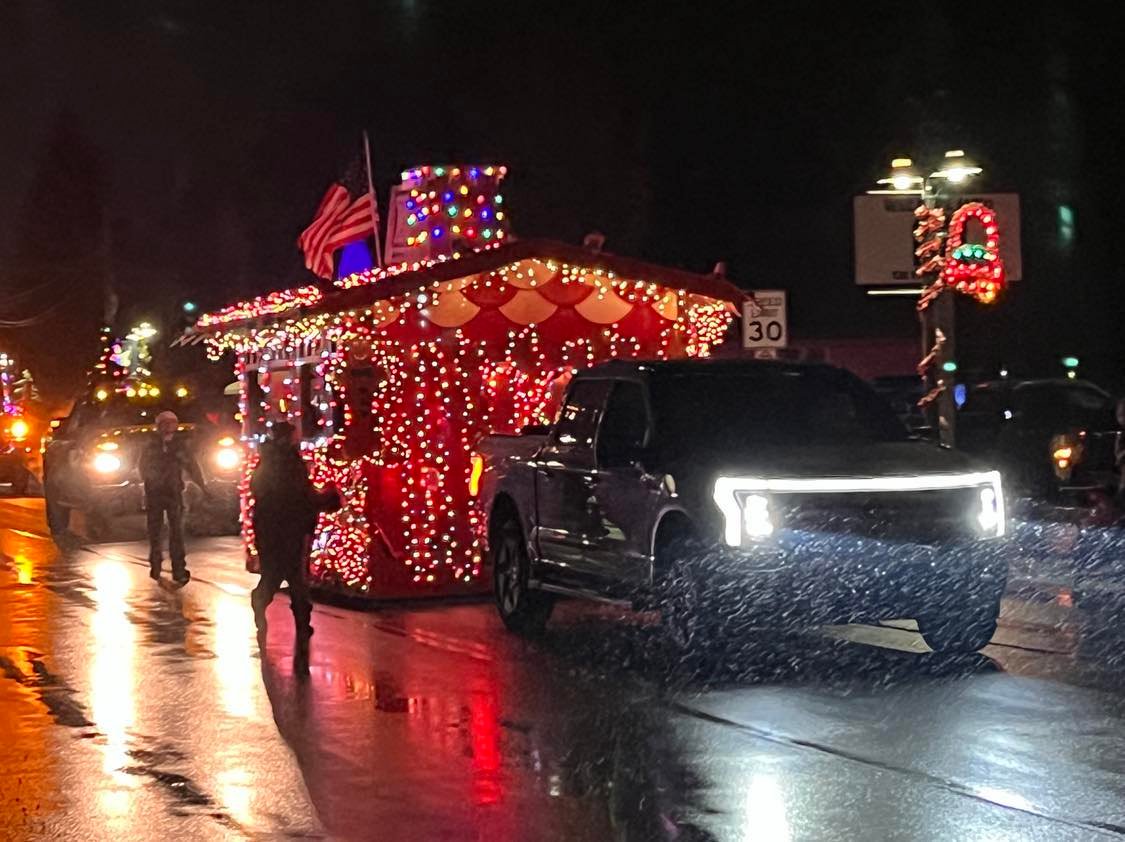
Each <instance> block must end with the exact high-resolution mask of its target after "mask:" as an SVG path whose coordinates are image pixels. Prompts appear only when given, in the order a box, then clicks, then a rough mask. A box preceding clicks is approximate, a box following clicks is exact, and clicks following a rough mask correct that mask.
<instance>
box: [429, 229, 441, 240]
mask: <svg viewBox="0 0 1125 842" xmlns="http://www.w3.org/2000/svg"><path fill="white" fill-rule="evenodd" d="M430 233H432V234H433V235H434V239H435V240H440V239H441V234H442V231H441V229H440V228H435V229H434V230H433V231H432V232H430Z"/></svg>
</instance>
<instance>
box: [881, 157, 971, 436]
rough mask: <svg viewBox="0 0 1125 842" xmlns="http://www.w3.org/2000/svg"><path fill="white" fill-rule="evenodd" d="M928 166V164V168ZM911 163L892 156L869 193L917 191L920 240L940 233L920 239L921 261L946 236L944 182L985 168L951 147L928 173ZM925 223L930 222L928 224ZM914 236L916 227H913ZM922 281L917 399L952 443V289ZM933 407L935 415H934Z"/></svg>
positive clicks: (930, 278) (954, 182) (965, 177)
mask: <svg viewBox="0 0 1125 842" xmlns="http://www.w3.org/2000/svg"><path fill="white" fill-rule="evenodd" d="M926 169H929V168H926ZM926 169H922V170H921V171H919V170H917V169H915V166H914V162H913V160H911V159H910V158H906V157H902V158H895V159H894V160H893V161H891V170H890V172H889V173H888V174H887V175H886V176H885V177H883V178H880V179H879V180H878V181H876V182H875V183H876V185H877V187H878V188H879V189H876V190H871V191H868V192H870V193H880V194H891V195H901V196H918V197H919V198H920V199H921V200H922V205H923V206H924V207H925V209H926V212H924V213H923V212H922V211H921V209H919V212H918V213H921V214H922V215H921V216H917V214H916V216H917V218H918V221H919V229H918V231H920V232H922V237H923V240H924V239H925V238H926V237H931V240H932V238H933V237H936V238H938V239H937V242H936V243H935V242H933V241H931V242H928V243H927V242H921V243H920V244H919V247H918V249H917V250H916V251H915V254H916V255H917V256H918V258H919V260H922V261H923V262H924V261H925V260H926V259H927V258H932V257H933V256H934V255H935V254H937V253H940V250H941V246H940V243H941V242H942V238H944V236H945V235H944V232H943V229H944V224H945V217H944V215H943V214H941V212H940V211H937V210H936V208H937V204H938V199H939V198H940V194H941V192H942V190H941V188H942V187H944V186H946V185H962V184H964V183H965V182H966V181H968V180H969V179H970V178H972V177H974V176H978V175H980V174H981V173H982V172H983V170H982V169H981V167H980V166H978V165H977V164H976V163H975V162H973V161H972V160H970V159H969V158H968V157H967V156H966V155H965V152H964V150H963V149H950V150H949V151H947V152H946V153H945V154H944V155H943V156H942V158H941V161H940V162H938V164H937V165H936V166H934V167H933V168H932V169H930V172H929V175H922V173H924V172H926ZM927 226H929V227H927ZM916 236H918V233H917V232H916ZM920 278H921V280H923V281H924V284H925V285H924V287H923V289H922V290H921V291H920V298H919V301H918V319H919V321H920V322H921V328H922V362H921V363H920V364H919V366H918V370H919V374H921V375H922V376H923V377H924V378H925V382H926V395H925V396H924V397H923V398H922V402H921V405H922V406H923V408H924V409H925V410H926V414H927V415H928V416H929V417H930V418H931V423H933V421H934V420H936V421H937V424H936V426H937V430H938V434H939V437H940V440H941V442H942V444H945V445H949V446H952V445H953V443H954V433H955V424H956V412H957V405H956V400H955V398H954V393H953V389H952V388H951V383H947V382H946V381H947V380H952V378H953V377H954V376H955V375H956V372H957V363H956V357H955V351H956V348H955V339H954V333H953V330H954V312H955V310H954V306H953V295H952V290H948V289H945V288H943V287H941V286H939V285H938V283H937V282H938V279H937V278H936V277H934V276H933V275H932V274H930V273H926V274H921V275H920ZM934 408H936V410H937V417H936V419H934Z"/></svg>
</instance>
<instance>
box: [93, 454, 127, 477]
mask: <svg viewBox="0 0 1125 842" xmlns="http://www.w3.org/2000/svg"><path fill="white" fill-rule="evenodd" d="M93 467H94V470H95V471H97V472H98V473H99V474H115V473H117V472H118V471H120V470H121V459H120V457H119V456H118V455H117V454H116V453H111V452H109V451H104V450H103V451H99V452H98V454H97V455H96V456H95V457H94V461H93Z"/></svg>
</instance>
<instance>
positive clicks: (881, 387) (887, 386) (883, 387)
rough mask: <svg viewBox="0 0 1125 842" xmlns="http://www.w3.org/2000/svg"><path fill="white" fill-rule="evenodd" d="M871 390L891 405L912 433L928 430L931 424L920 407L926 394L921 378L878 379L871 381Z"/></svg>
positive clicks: (909, 375) (906, 376) (907, 376)
mask: <svg viewBox="0 0 1125 842" xmlns="http://www.w3.org/2000/svg"><path fill="white" fill-rule="evenodd" d="M871 388H873V389H874V390H875V393H876V394H878V395H879V396H880V397H881V398H882V399H883V400H885V401H886V402H887V403H888V404H889V405H890V407H891V409H892V410H893V411H894V414H895V415H897V416H898V419H899V420H900V421H901V422H902V423H903V424H904V425H905V426H906V428H907V429H908V430H910V432H912V433H917V434H921V433H924V432H926V431H927V430H928V427H929V422H928V421H927V420H926V415H925V413H924V412H922V410H921V409H920V408H919V406H918V401H920V400H922V396H923V395H924V394H925V393H926V387H925V384H924V383H923V382H922V378H921V377H919V376H918V375H916V374H915V375H911V374H904V375H895V376H887V377H876V378H874V379H873V380H872V381H871Z"/></svg>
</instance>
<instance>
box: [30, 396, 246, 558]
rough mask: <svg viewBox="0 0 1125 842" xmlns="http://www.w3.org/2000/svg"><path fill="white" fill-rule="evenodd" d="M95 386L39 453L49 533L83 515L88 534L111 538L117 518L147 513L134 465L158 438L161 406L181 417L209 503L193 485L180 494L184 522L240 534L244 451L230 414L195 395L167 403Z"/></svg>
mask: <svg viewBox="0 0 1125 842" xmlns="http://www.w3.org/2000/svg"><path fill="white" fill-rule="evenodd" d="M160 395H161V390H160V389H159V388H157V390H156V396H146V397H140V396H138V395H131V396H130V395H127V394H123V393H119V392H114V393H108V392H107V391H106V390H105V389H100V390H99V391H98V392H97V393H95V394H94V395H91V396H89V397H87V398H86V399H84V400H82V401H79V402H78V403H76V404H75V407H74V409H73V411H72V412H71V413H70V415H69V416H68V417H67V418H65V419H61V421H60V422H59V423H58V424H57V425H56V426H55V427H54V429H53V431H52V434H51V437H50V440H49V441H48V442H47V444H46V446H45V451H44V455H43V475H44V479H43V485H44V496H45V497H46V506H47V520H48V525H49V526H50V529H51V532H52V533H54V534H60V533H63V532H65V531H66V530H67V529H68V528H69V524H70V513H71V511H74V510H78V511H81V512H83V514H84V515H85V520H86V527H87V529H88V530H89V532H90V533H91V535H90V537H92V538H95V539H99V540H100V539H105V538H109V537H111V536H112V534H113V532H114V526H115V524H116V522H117V521H118V520H119V519H120V518H122V517H124V516H127V515H136V514H140V513H142V512H143V511H144V486H143V483H142V482H141V477H140V473H139V469H138V463H139V460H140V454H141V450H142V448H143V447H144V446H145V444H146V443H147V442H148V441H150V440H151V437H152V436H154V435H155V430H156V428H155V425H154V421H155V419H156V415H157V414H158V413H159V412H160V411H161V410H162V409H172V410H173V411H175V412H176V414H177V415H178V416H179V418H180V422H181V423H180V426H179V430H178V432H177V435H178V436H182V437H184V438H185V439H186V440H187V441H188V445H189V449H190V450H191V452H192V453H193V454H194V455H195V457H196V459H197V460H198V461H199V465H200V468H201V470H202V472H203V476H204V479H205V480H206V481H207V485H208V490H209V491H210V492H211V495H210V498H211V499H210V500H207V499H206V498H204V496H203V494H202V493H201V491H200V490H199V489H197V488H196V487H195V486H194V485H191V484H189V485H188V486H187V489H186V492H185V504H186V512H185V524H186V526H187V527H188V528H189V529H191V530H193V531H196V532H219V533H231V534H233V533H235V532H237V531H238V515H239V497H238V482H239V479H240V477H241V474H242V460H243V449H242V445H241V442H240V441H239V440H238V427H237V425H236V424H234V419H233V413H228V412H227V411H226V408H225V407H223V406H221V405H220V404H217V405H216V406H213V407H206V406H204V404H203V403H201V402H200V401H198V400H195V399H188V400H175V401H169V400H167V399H164V398H163V397H158V396H160Z"/></svg>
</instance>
